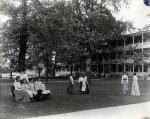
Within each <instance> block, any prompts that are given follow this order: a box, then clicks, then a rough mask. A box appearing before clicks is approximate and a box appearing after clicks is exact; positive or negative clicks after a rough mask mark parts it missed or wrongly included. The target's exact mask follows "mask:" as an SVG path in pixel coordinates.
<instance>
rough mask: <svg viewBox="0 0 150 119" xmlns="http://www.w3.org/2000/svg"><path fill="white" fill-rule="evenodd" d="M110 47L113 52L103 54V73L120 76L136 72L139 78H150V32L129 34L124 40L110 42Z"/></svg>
mask: <svg viewBox="0 0 150 119" xmlns="http://www.w3.org/2000/svg"><path fill="white" fill-rule="evenodd" d="M109 45H110V46H111V47H112V50H111V51H109V52H105V53H103V54H101V55H102V56H103V58H102V62H101V65H102V72H103V73H105V74H107V73H108V74H110V75H120V74H122V72H124V71H126V72H128V73H129V74H132V73H133V72H136V73H137V75H138V76H145V77H146V76H150V31H141V32H137V33H133V34H128V35H126V36H125V38H124V39H120V40H112V41H110V42H109ZM131 50H132V51H133V52H134V54H135V53H136V54H137V56H138V57H139V58H138V59H139V61H138V62H135V59H134V58H133V56H132V55H131V54H130V52H131ZM129 54H130V55H129ZM134 54H133V55H134ZM128 55H129V57H127V56H128Z"/></svg>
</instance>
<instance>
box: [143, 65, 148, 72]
mask: <svg viewBox="0 0 150 119" xmlns="http://www.w3.org/2000/svg"><path fill="white" fill-rule="evenodd" d="M147 69H148V66H147V65H146V64H144V72H147V71H148V70H147Z"/></svg>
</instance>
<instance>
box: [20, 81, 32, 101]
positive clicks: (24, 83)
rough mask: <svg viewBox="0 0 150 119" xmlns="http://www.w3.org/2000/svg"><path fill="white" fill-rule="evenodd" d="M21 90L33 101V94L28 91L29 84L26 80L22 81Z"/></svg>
mask: <svg viewBox="0 0 150 119" xmlns="http://www.w3.org/2000/svg"><path fill="white" fill-rule="evenodd" d="M22 90H24V91H26V92H27V93H28V94H29V96H30V99H31V101H33V95H34V92H33V91H31V90H30V86H29V83H28V82H27V81H26V79H23V83H22Z"/></svg>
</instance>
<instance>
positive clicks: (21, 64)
mask: <svg viewBox="0 0 150 119" xmlns="http://www.w3.org/2000/svg"><path fill="white" fill-rule="evenodd" d="M22 9H23V13H22V28H21V30H20V40H19V48H20V51H19V56H18V71H19V72H20V71H24V70H25V56H26V51H27V39H28V33H27V29H28V28H27V0H22Z"/></svg>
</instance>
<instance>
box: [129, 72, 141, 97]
mask: <svg viewBox="0 0 150 119" xmlns="http://www.w3.org/2000/svg"><path fill="white" fill-rule="evenodd" d="M131 95H133V96H140V89H139V85H138V77H137V76H136V73H134V76H133V82H132V89H131Z"/></svg>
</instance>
